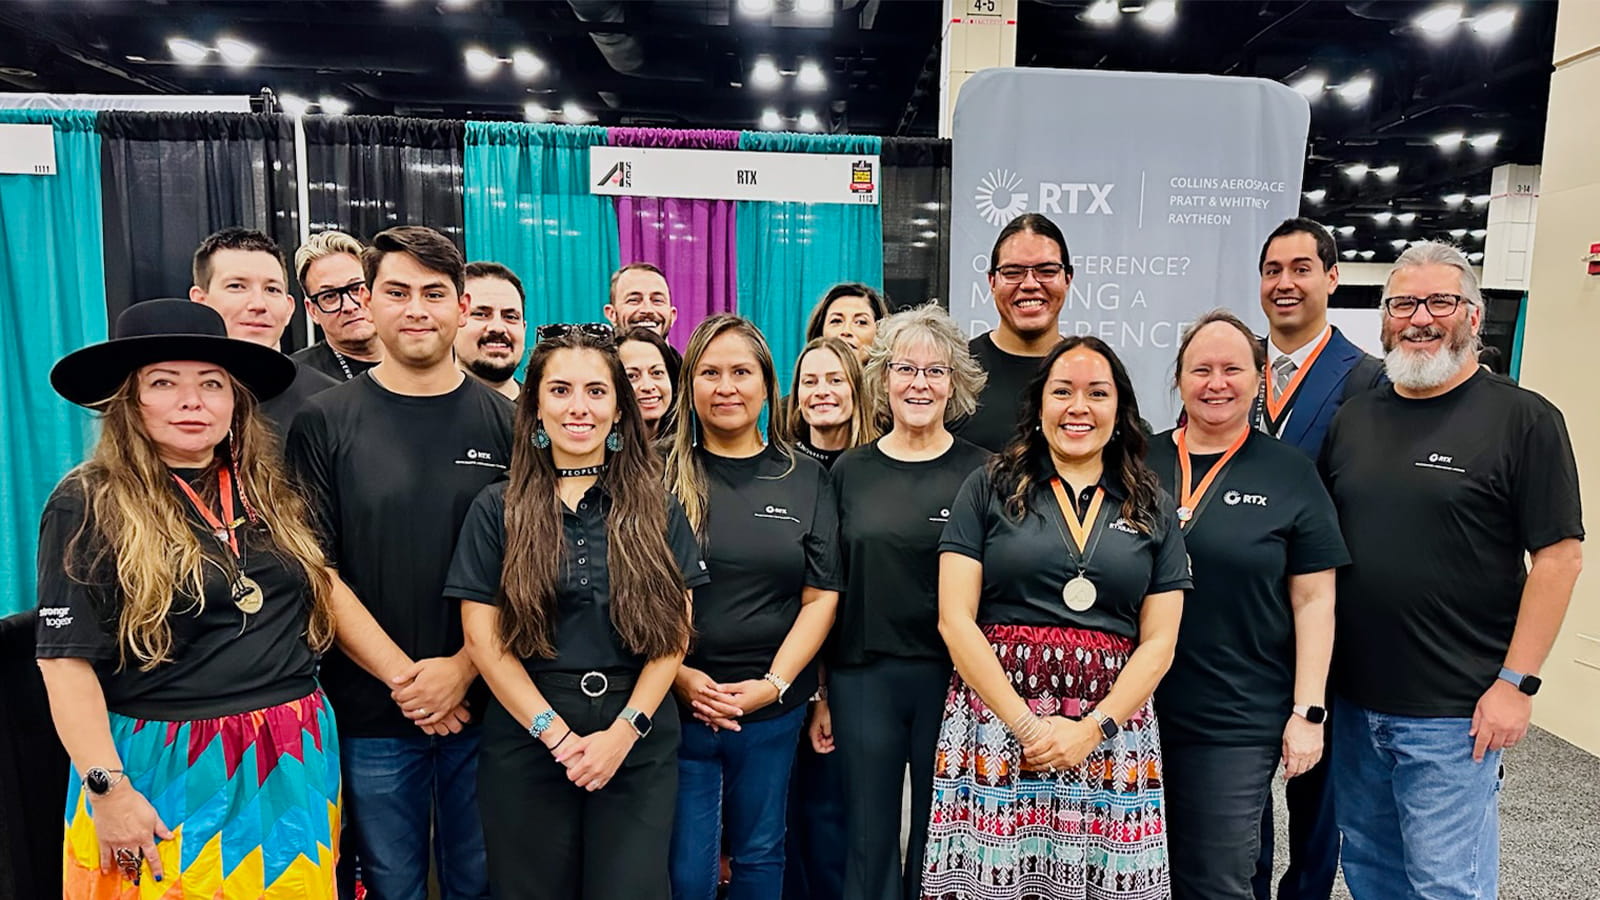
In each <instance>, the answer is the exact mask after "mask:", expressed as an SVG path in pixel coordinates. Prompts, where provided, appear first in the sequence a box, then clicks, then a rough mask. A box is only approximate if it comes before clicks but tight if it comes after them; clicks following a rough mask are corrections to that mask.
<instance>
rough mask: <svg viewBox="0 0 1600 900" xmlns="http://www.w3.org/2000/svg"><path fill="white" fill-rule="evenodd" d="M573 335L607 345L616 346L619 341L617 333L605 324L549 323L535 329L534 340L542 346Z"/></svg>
mask: <svg viewBox="0 0 1600 900" xmlns="http://www.w3.org/2000/svg"><path fill="white" fill-rule="evenodd" d="M573 333H577V334H580V335H583V336H584V337H586V338H593V339H594V340H596V341H600V342H602V343H605V344H614V343H616V340H617V333H616V332H615V331H613V330H612V329H611V326H610V325H608V324H606V323H605V322H549V323H547V324H544V325H540V326H539V327H538V328H537V329H535V330H534V332H533V338H534V342H535V343H540V344H542V343H544V342H545V341H556V340H560V339H561V338H564V337H566V336H567V335H569V334H573Z"/></svg>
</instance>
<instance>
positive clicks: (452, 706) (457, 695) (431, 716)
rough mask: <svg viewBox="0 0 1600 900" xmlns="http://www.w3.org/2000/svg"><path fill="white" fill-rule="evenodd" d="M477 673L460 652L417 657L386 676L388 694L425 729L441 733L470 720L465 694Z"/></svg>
mask: <svg viewBox="0 0 1600 900" xmlns="http://www.w3.org/2000/svg"><path fill="white" fill-rule="evenodd" d="M476 677H477V673H476V672H475V671H474V670H473V668H472V664H471V663H470V662H468V661H467V659H466V657H465V656H464V655H461V654H458V655H456V656H434V657H430V658H428V659H419V660H417V661H416V662H414V663H412V664H411V665H410V666H408V667H406V669H405V670H404V671H402V672H400V673H399V674H397V675H395V676H394V677H393V678H390V679H389V697H390V698H391V699H392V700H394V702H395V705H397V706H399V707H400V711H401V712H402V713H404V714H405V716H406V718H408V719H410V720H411V721H412V723H414V724H415V725H416V726H417V727H418V728H421V729H422V730H423V732H424V733H426V734H431V735H437V736H441V737H442V736H444V735H447V734H455V733H457V732H459V731H460V730H461V729H462V727H463V726H465V725H466V724H467V723H468V722H470V721H472V716H471V715H470V714H469V713H468V712H467V704H466V696H467V688H468V687H470V686H471V685H472V680H473V679H474V678H476Z"/></svg>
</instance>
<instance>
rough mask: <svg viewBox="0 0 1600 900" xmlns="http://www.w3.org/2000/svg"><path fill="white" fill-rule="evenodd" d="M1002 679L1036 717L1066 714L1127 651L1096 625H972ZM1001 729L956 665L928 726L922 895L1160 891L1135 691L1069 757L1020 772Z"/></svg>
mask: <svg viewBox="0 0 1600 900" xmlns="http://www.w3.org/2000/svg"><path fill="white" fill-rule="evenodd" d="M984 634H985V636H987V637H988V639H989V643H990V645H991V646H992V647H993V648H994V652H995V656H996V657H997V658H998V659H999V661H1000V666H1001V668H1003V669H1004V670H1005V672H1006V674H1007V675H1008V676H1010V679H1011V686H1012V687H1013V688H1015V689H1016V691H1017V693H1018V694H1019V695H1021V697H1022V698H1023V699H1024V700H1026V701H1027V702H1028V706H1029V708H1030V709H1032V710H1033V712H1034V713H1035V714H1037V715H1040V716H1050V715H1067V716H1071V717H1078V716H1081V715H1083V714H1084V713H1087V712H1088V711H1089V710H1091V709H1093V708H1094V704H1095V703H1097V702H1099V701H1100V700H1101V699H1103V698H1104V697H1105V695H1106V694H1107V693H1108V692H1109V691H1110V690H1111V684H1112V682H1113V681H1114V680H1115V679H1116V677H1117V673H1118V672H1120V671H1121V670H1122V667H1123V665H1124V664H1126V663H1127V661H1128V657H1129V655H1131V654H1132V652H1133V642H1132V641H1130V640H1128V639H1127V638H1123V637H1118V636H1116V635H1111V634H1106V633H1104V632H1099V631H1087V630H1079V629H1067V628H1055V627H1035V626H1023V625H990V626H985V628H984ZM1021 764H1022V748H1021V746H1020V744H1018V742H1017V739H1016V738H1015V737H1014V736H1012V734H1011V731H1010V729H1009V728H1007V727H1006V725H1005V723H1004V722H1002V721H1001V720H1000V719H999V717H997V716H996V715H995V714H994V713H993V712H992V711H991V710H990V709H989V707H988V706H986V705H985V704H984V702H983V701H982V700H981V699H979V698H978V694H977V692H976V691H974V690H972V689H971V688H969V687H968V686H967V685H966V683H965V682H964V681H962V680H961V676H960V675H959V674H958V675H956V676H954V677H953V679H952V680H951V685H950V694H949V696H948V698H947V699H946V700H945V708H944V721H943V723H942V724H941V725H940V728H939V748H938V754H937V758H936V760H935V762H934V776H933V810H932V815H931V817H930V820H929V823H928V849H927V855H926V858H925V860H924V864H923V873H922V896H923V898H924V900H1099V898H1106V900H1110V898H1126V900H1164V898H1168V897H1171V896H1172V890H1171V884H1170V880H1169V877H1168V871H1167V835H1166V818H1165V813H1164V810H1163V801H1162V793H1161V749H1160V735H1159V733H1158V732H1157V730H1156V720H1155V713H1154V712H1153V711H1152V710H1151V707H1150V704H1149V703H1148V702H1147V703H1145V705H1144V707H1143V708H1142V709H1140V710H1139V711H1138V712H1137V713H1136V714H1135V715H1134V716H1133V719H1132V721H1130V722H1128V723H1127V724H1126V725H1125V726H1124V727H1123V729H1122V731H1121V733H1120V734H1118V735H1117V737H1116V738H1114V739H1112V740H1109V741H1106V742H1105V743H1103V744H1101V745H1100V746H1099V747H1098V748H1097V749H1096V750H1094V752H1092V753H1090V754H1089V757H1088V758H1087V759H1085V760H1084V761H1083V763H1082V764H1081V765H1078V766H1075V767H1073V768H1071V769H1068V770H1065V771H1062V772H1057V773H1055V774H1054V775H1052V774H1049V773H1045V772H1032V771H1027V772H1025V771H1023V770H1022V767H1021Z"/></svg>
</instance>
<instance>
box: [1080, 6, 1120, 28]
mask: <svg viewBox="0 0 1600 900" xmlns="http://www.w3.org/2000/svg"><path fill="white" fill-rule="evenodd" d="M1121 13H1122V10H1121V9H1119V8H1118V7H1117V0H1096V2H1095V3H1094V4H1093V5H1091V6H1090V7H1089V8H1088V9H1086V10H1084V11H1083V15H1082V18H1083V20H1084V21H1085V22H1094V23H1095V24H1097V25H1105V24H1106V23H1108V22H1115V21H1116V20H1117V16H1119V15H1121Z"/></svg>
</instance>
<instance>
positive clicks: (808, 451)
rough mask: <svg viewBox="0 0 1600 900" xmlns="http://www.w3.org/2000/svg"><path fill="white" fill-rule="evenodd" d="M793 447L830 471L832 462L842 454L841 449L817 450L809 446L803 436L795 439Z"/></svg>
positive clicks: (836, 460) (808, 442)
mask: <svg viewBox="0 0 1600 900" xmlns="http://www.w3.org/2000/svg"><path fill="white" fill-rule="evenodd" d="M794 448H795V449H796V450H799V451H800V452H801V453H804V454H805V455H807V456H809V457H811V458H812V459H814V460H816V461H817V462H819V463H822V467H823V468H824V469H828V470H830V471H831V470H832V469H833V464H834V463H836V462H838V461H839V457H841V456H843V455H844V451H843V450H818V449H817V448H816V447H813V446H811V442H810V441H808V440H806V439H805V438H801V439H800V440H798V441H795V442H794Z"/></svg>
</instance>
